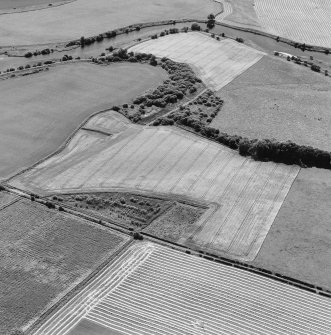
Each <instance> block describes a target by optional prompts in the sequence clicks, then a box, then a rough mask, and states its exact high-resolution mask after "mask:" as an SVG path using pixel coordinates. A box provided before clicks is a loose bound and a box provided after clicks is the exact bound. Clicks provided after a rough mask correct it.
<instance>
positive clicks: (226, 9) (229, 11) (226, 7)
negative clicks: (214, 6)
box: [215, 0, 233, 22]
mask: <svg viewBox="0 0 331 335" xmlns="http://www.w3.org/2000/svg"><path fill="white" fill-rule="evenodd" d="M215 1H216V2H219V3H221V4H222V5H223V12H222V13H220V14H218V15H216V17H215V19H216V21H218V22H222V21H223V20H224V19H225V18H226V17H227V16H229V15H231V14H232V11H233V10H232V6H231V4H230V2H229V1H227V0H215Z"/></svg>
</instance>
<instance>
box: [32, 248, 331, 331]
mask: <svg viewBox="0 0 331 335" xmlns="http://www.w3.org/2000/svg"><path fill="white" fill-rule="evenodd" d="M330 315H331V303H330V299H328V298H326V297H322V296H319V295H317V294H312V293H310V292H307V291H304V290H301V289H298V288H296V287H293V286H289V285H286V284H283V283H279V282H276V281H274V280H272V279H269V278H265V277H262V276H259V275H256V274H253V273H250V272H247V271H243V270H240V269H236V268H233V267H229V266H225V265H223V264H217V263H213V262H210V261H207V260H204V259H202V258H197V257H195V256H191V255H187V254H184V253H182V252H179V251H175V250H171V249H168V248H165V247H162V246H159V245H156V244H152V243H138V244H135V245H133V246H131V247H130V248H129V249H128V250H127V251H126V252H125V253H124V254H122V255H121V257H119V258H117V259H116V260H115V261H114V262H113V263H112V264H111V265H110V266H109V267H108V268H106V269H105V270H104V271H103V272H102V273H100V274H99V275H98V276H97V277H96V278H95V279H94V280H93V281H91V282H90V283H89V284H88V285H87V286H86V287H85V288H84V289H83V290H82V291H80V292H79V293H78V294H77V295H76V296H75V297H74V298H73V299H72V300H70V301H69V302H68V304H67V305H65V306H63V308H61V309H60V310H58V311H57V312H56V313H54V314H53V315H51V316H50V317H49V319H48V320H47V321H46V322H45V323H44V324H43V325H42V326H41V327H40V328H39V329H38V330H37V331H36V333H35V334H36V335H51V334H52V335H60V334H65V333H66V334H69V335H78V334H79V335H82V334H91V333H93V334H100V335H101V334H102V335H104V334H116V335H120V334H129V335H134V334H146V335H155V334H159V335H161V334H162V335H170V334H171V335H191V334H204V333H205V334H211V335H220V334H226V335H228V334H233V335H234V334H236V335H253V334H254V335H255V334H266V335H276V334H305V335H308V334H310V335H315V334H321V335H327V334H329V330H330V327H331V317H330Z"/></svg>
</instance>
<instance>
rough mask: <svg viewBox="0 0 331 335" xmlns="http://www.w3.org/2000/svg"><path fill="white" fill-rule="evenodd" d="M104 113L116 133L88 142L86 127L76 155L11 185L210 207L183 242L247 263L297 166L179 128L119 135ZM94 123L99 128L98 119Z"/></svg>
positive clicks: (133, 129)
mask: <svg viewBox="0 0 331 335" xmlns="http://www.w3.org/2000/svg"><path fill="white" fill-rule="evenodd" d="M106 116H107V118H108V119H107V123H105V124H104V127H105V126H106V124H107V128H108V132H110V133H113V132H114V133H115V134H114V135H113V136H104V137H103V139H99V138H98V139H97V140H95V139H94V141H90V140H89V137H88V136H93V137H95V136H96V135H95V132H90V131H86V130H84V132H85V133H84V136H85V137H82V136H81V135H80V133H78V134H77V136H80V138H81V139H82V140H80V141H79V142H77V141H75V138H74V139H73V141H74V142H75V143H76V145H75V146H72V150H70V149H68V148H67V149H66V150H64V151H63V154H62V153H60V154H58V155H55V156H53V157H52V158H51V159H49V160H46V161H45V162H43V163H41V164H40V165H38V166H36V167H35V168H33V169H31V170H30V171H27V172H26V173H24V174H22V175H19V176H17V177H16V178H14V179H13V180H12V181H11V182H10V183H11V184H12V185H13V186H15V187H18V188H20V189H25V190H30V191H32V190H36V191H37V192H41V193H46V194H52V193H70V192H89V191H94V192H95V191H112V190H116V191H120V190H123V191H128V192H130V191H139V192H148V193H149V194H151V195H153V194H156V195H161V196H162V195H166V196H168V195H169V194H170V195H173V196H177V197H185V198H186V199H187V198H188V199H194V200H198V201H203V202H205V203H207V204H210V203H212V206H210V209H209V210H208V211H207V212H206V213H205V214H204V215H203V216H202V217H201V219H199V221H198V222H196V223H195V224H194V227H193V228H194V229H193V231H194V232H193V234H190V233H189V232H188V231H187V232H186V233H185V234H183V235H182V238H181V239H180V241H178V242H180V243H183V244H185V243H186V242H193V243H194V244H196V245H199V246H201V247H203V248H204V249H205V250H209V251H211V252H215V253H218V252H224V253H226V254H229V255H232V256H235V257H237V258H240V259H243V260H253V259H254V258H255V256H256V254H257V252H258V251H259V249H260V247H261V245H262V243H263V241H264V238H265V236H266V235H267V233H268V231H269V229H270V227H271V225H272V223H273V221H274V219H275V217H276V215H277V213H278V211H279V209H280V207H281V205H282V203H283V201H284V199H285V197H286V195H287V193H288V191H289V189H290V187H291V185H292V182H293V180H294V179H295V177H296V175H297V173H298V171H299V168H298V167H297V166H286V165H283V164H275V163H272V162H268V163H264V162H256V161H254V160H252V159H250V158H245V157H241V156H239V155H238V153H237V152H235V151H233V150H230V149H228V148H226V147H223V146H221V145H219V144H217V143H215V142H211V141H209V140H206V139H203V138H201V137H198V136H195V135H193V134H191V133H188V132H185V131H182V130H179V129H177V128H174V127H142V126H137V125H136V126H134V127H131V126H128V127H127V129H126V130H124V131H122V132H119V133H116V132H117V131H118V129H122V128H123V127H125V123H124V122H123V123H121V118H119V117H118V114H117V113H114V124H113V125H111V122H110V120H111V114H110V112H108V114H106ZM106 116H105V117H106ZM100 117H101V116H100V115H99V116H98V118H100ZM90 124H91V125H93V127H95V126H97V124H98V121H96V122H93V120H91V122H90ZM105 129H106V128H104V129H103V130H105ZM82 131H83V130H82ZM86 136H87V137H86ZM97 136H100V134H97ZM84 138H85V139H84ZM85 142H87V144H85ZM80 147H82V149H81V148H80ZM190 231H192V230H190Z"/></svg>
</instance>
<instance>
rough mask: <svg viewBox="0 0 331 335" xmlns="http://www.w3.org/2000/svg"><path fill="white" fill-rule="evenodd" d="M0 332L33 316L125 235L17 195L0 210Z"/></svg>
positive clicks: (108, 253)
mask: <svg viewBox="0 0 331 335" xmlns="http://www.w3.org/2000/svg"><path fill="white" fill-rule="evenodd" d="M0 230H1V235H0V334H6V333H7V332H9V331H10V330H11V329H13V328H21V327H23V326H27V325H28V324H29V323H31V322H33V321H34V320H36V319H37V318H38V317H39V316H40V315H41V313H42V312H43V311H45V310H46V309H47V308H49V307H50V306H51V305H52V304H53V303H54V302H56V301H57V300H58V299H59V298H61V297H62V296H64V295H65V294H66V293H68V292H69V291H70V290H71V289H73V288H74V287H75V286H76V285H77V284H78V283H79V282H81V281H82V280H83V279H84V278H86V277H87V276H88V275H89V274H91V273H92V272H93V270H95V269H96V268H97V267H98V266H99V265H101V264H102V263H103V262H104V261H106V260H107V259H108V258H109V257H110V256H111V255H112V254H113V252H115V251H116V250H117V249H118V248H120V247H121V246H123V245H124V243H125V242H126V241H128V237H126V236H124V235H120V234H117V233H116V234H115V233H112V232H111V231H109V230H107V229H105V228H102V227H101V226H99V225H94V224H90V223H88V222H87V221H84V220H79V219H76V218H74V217H73V216H69V215H63V214H60V213H59V212H57V211H55V210H53V211H50V210H48V209H47V208H46V207H45V206H41V205H39V204H36V203H33V202H30V201H29V200H21V201H19V202H16V203H14V204H13V205H11V206H9V207H7V208H5V209H3V210H1V211H0Z"/></svg>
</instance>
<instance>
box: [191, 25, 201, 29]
mask: <svg viewBox="0 0 331 335" xmlns="http://www.w3.org/2000/svg"><path fill="white" fill-rule="evenodd" d="M191 30H193V31H200V30H201V27H200V26H199V25H198V24H197V23H193V24H192V25H191Z"/></svg>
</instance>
